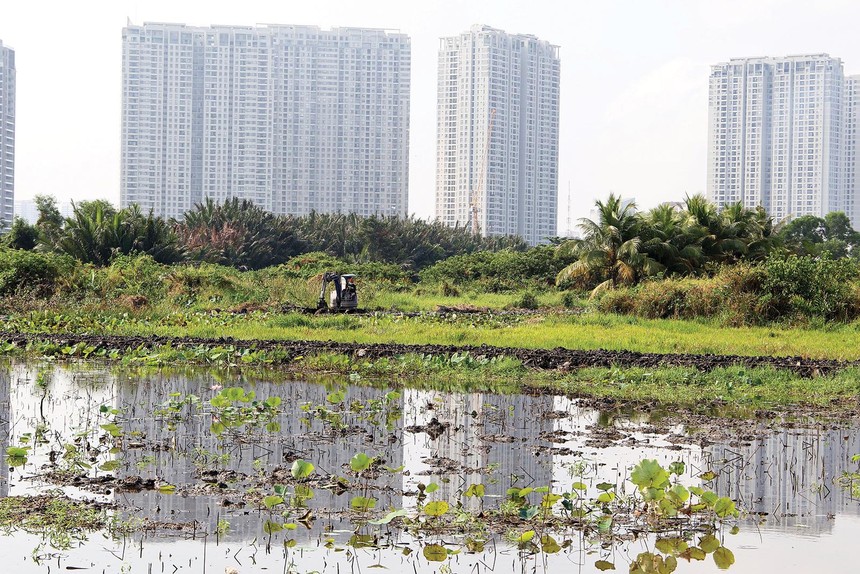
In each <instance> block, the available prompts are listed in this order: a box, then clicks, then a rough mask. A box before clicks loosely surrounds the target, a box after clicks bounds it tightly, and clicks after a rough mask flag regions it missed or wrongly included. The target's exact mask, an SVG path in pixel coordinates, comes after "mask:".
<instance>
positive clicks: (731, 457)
mask: <svg viewBox="0 0 860 574" xmlns="http://www.w3.org/2000/svg"><path fill="white" fill-rule="evenodd" d="M857 453H860V429H857V428H853V429H826V430H824V429H809V428H794V429H785V430H782V431H780V432H776V433H768V434H767V436H765V437H763V438H757V439H754V440H752V441H749V443H746V442H745V443H744V444H742V445H740V446H728V445H725V444H714V445H712V446H709V447H707V455H708V462H709V465H708V466H709V467H710V468H711V469H712V470H714V472H717V473H718V474H719V476H718V477H717V478H716V480H715V481H714V482H713V483H712V484H711V485H710V486H711V487H712V488H713V489H714V490H715V491H716V492H717V493H719V494H720V495H721V496H729V497H731V498H733V499H735V500H739V501H740V503H741V504H740V506H741V507H742V508H745V509H748V510H751V511H756V512H766V513H768V516H770V517H771V518H770V519H769V522H771V523H772V522H774V521H777V520H779V519H782V518H786V517H788V518H794V517H795V516H796V517H803V519H802V522H803V524H804V525H805V526H806V527H808V528H809V529H810V530H809V533H810V534H816V533H819V532H828V531H830V530H831V529H832V528H833V520H832V519H831V518H830V517H829V516H828V515H836V514H845V513H848V514H853V515H857V514H860V505H858V503H857V501H856V500H852V499H851V497H850V493H849V492H848V491H847V490H846V489H844V488H842V487H841V486H839V485H838V484H835V483H834V481H835V480H836V479H838V478H839V477H840V476H841V475H842V473H843V471H844V470H846V469H847V467H848V463H849V461H850V460H851V457H852V456H853V455H854V454H857Z"/></svg>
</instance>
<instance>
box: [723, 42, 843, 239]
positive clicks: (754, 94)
mask: <svg viewBox="0 0 860 574" xmlns="http://www.w3.org/2000/svg"><path fill="white" fill-rule="evenodd" d="M847 85H848V86H850V85H851V84H850V83H849V84H847ZM854 89H855V91H856V88H854ZM847 99H848V94H847V92H846V81H845V78H844V77H843V71H842V62H841V60H839V59H838V58H831V57H830V56H828V55H827V54H816V55H807V56H788V57H785V58H740V59H733V60H730V61H729V62H727V63H723V64H717V65H716V66H712V67H711V76H710V95H709V108H708V109H709V129H708V145H709V147H708V187H707V189H708V198H709V199H710V200H711V201H713V202H714V203H716V204H717V205H719V206H723V205H726V204H730V203H735V202H738V201H740V202H742V203H743V205H744V206H745V207H748V208H754V207H756V206H758V205H761V206H763V207H764V208H765V209H766V210H767V212H768V213H769V214H770V215H771V216H772V217H773V218H774V219H775V220H777V221H779V220H782V219H785V218H786V217H798V216H801V215H815V216H819V217H823V216H824V215H826V214H827V213H829V212H831V211H845V212H846V214H848V216H849V217H851V218H852V222H853V223H854V225H857V224H858V223H860V221H857V219H856V217H857V215H858V214H856V213H852V211H853V209H852V204H853V194H854V186H853V174H852V173H850V171H849V170H851V169H852V168H851V167H850V166H851V165H853V161H854V160H853V156H854V155H855V153H856V151H855V150H856V148H855V146H853V145H852V144H851V142H850V141H849V138H848V137H847V133H846V132H847V131H848V125H847V122H848V120H849V117H850V115H851V114H853V112H850V111H849V110H848V109H847V107H846V105H845V103H846V100H847Z"/></svg>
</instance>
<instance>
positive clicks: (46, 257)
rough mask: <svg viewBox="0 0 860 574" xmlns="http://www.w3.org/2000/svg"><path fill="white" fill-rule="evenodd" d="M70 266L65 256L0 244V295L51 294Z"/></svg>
mask: <svg viewBox="0 0 860 574" xmlns="http://www.w3.org/2000/svg"><path fill="white" fill-rule="evenodd" d="M71 266H72V265H71V262H70V261H69V260H68V259H66V258H64V257H58V256H56V255H53V254H50V253H37V252H34V251H22V250H18V249H8V248H2V247H0V295H13V294H16V293H19V292H22V291H27V292H30V293H34V294H36V295H40V296H44V295H50V294H51V293H53V292H54V290H55V288H56V286H57V281H58V280H59V279H60V277H61V276H62V275H63V274H64V273H67V272H68V271H69V269H70V268H71Z"/></svg>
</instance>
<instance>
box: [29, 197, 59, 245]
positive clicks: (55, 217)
mask: <svg viewBox="0 0 860 574" xmlns="http://www.w3.org/2000/svg"><path fill="white" fill-rule="evenodd" d="M33 201H34V202H35V204H36V209H37V210H38V212H39V218H38V219H37V220H36V227H37V228H38V229H39V241H40V242H41V243H43V244H45V245H46V246H48V247H51V246H53V245H54V244H56V242H57V238H58V237H59V234H60V231H61V230H62V229H63V222H64V220H63V216H62V215H60V210H59V208H58V207H57V200H56V199H55V198H54V197H53V196H50V195H37V196H36V197H35V198H33Z"/></svg>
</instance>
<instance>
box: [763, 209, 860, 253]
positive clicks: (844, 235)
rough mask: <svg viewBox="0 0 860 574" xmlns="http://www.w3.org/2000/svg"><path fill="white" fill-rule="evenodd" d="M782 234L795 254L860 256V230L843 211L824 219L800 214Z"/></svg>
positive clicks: (830, 214) (833, 213) (829, 214)
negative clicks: (859, 231)
mask: <svg viewBox="0 0 860 574" xmlns="http://www.w3.org/2000/svg"><path fill="white" fill-rule="evenodd" d="M778 235H779V238H780V239H781V240H782V242H783V244H784V245H785V248H786V249H788V250H789V251H791V252H792V253H794V254H795V255H800V256H803V255H811V256H815V257H819V256H822V255H829V256H830V257H831V258H833V259H838V258H840V257H846V256H848V255H851V256H852V257H855V258H856V257H858V256H860V233H858V232H856V231H854V228H853V227H852V226H851V221H850V220H849V219H848V217H847V216H846V215H845V214H844V213H842V212H841V211H836V212H832V213H828V214H827V215H826V216H825V217H824V218H821V217H816V216H814V215H803V216H801V217H797V218H795V219H792V220H791V221H790V222H788V223H787V224H786V225H784V226H783V227H782V228H781V229H780V230H779V233H778Z"/></svg>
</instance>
